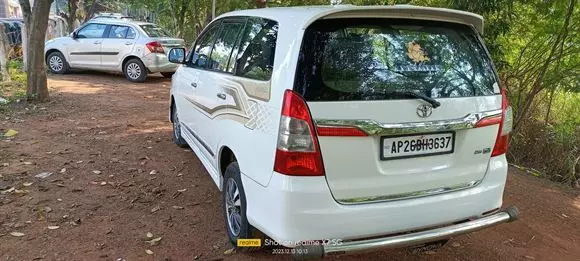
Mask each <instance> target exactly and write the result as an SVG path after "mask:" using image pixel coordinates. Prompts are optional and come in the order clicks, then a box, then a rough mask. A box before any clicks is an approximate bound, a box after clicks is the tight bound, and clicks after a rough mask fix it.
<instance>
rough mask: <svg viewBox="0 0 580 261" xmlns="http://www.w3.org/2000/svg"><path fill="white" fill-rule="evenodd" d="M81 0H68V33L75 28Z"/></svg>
mask: <svg viewBox="0 0 580 261" xmlns="http://www.w3.org/2000/svg"><path fill="white" fill-rule="evenodd" d="M79 2H80V1H79V0H68V14H67V16H66V23H67V24H68V33H72V32H73V31H74V29H75V21H76V18H77V10H78V8H79Z"/></svg>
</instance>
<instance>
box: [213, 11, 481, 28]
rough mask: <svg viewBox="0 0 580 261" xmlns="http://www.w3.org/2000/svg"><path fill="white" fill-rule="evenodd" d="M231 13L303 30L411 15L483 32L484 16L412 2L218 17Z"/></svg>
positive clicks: (239, 14) (240, 12) (242, 12)
mask: <svg viewBox="0 0 580 261" xmlns="http://www.w3.org/2000/svg"><path fill="white" fill-rule="evenodd" d="M230 16H257V17H263V18H268V19H271V20H274V21H278V22H279V23H284V24H294V25H299V26H300V27H301V28H302V29H305V28H306V27H308V25H310V24H311V23H312V22H314V21H316V20H318V19H331V18H349V17H385V18H410V19H421V20H432V21H444V22H454V23H461V24H466V25H471V26H473V27H474V28H475V29H476V30H477V31H478V32H480V33H481V34H483V17H482V16H481V15H478V14H474V13H470V12H465V11H460V10H454V9H446V8H435V7H423V6H413V5H388V6H383V5H375V6H355V5H334V6H333V5H326V6H296V7H273V8H261V9H249V10H240V11H233V12H229V13H225V14H223V15H220V16H219V17H218V19H219V18H222V17H230Z"/></svg>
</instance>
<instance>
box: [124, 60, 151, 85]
mask: <svg viewBox="0 0 580 261" xmlns="http://www.w3.org/2000/svg"><path fill="white" fill-rule="evenodd" d="M123 73H124V74H125V77H127V80H129V81H132V82H144V81H145V80H146V79H147V68H145V65H144V64H143V62H141V60H139V59H131V60H129V61H127V63H125V67H124V68H123Z"/></svg>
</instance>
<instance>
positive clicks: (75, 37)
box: [70, 31, 79, 39]
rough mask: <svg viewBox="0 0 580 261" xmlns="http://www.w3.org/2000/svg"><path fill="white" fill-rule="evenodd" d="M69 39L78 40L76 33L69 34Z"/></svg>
mask: <svg viewBox="0 0 580 261" xmlns="http://www.w3.org/2000/svg"><path fill="white" fill-rule="evenodd" d="M70 37H72V39H77V38H79V35H78V34H77V31H74V32H72V33H71V34H70Z"/></svg>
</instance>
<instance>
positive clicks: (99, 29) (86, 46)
mask: <svg viewBox="0 0 580 261" xmlns="http://www.w3.org/2000/svg"><path fill="white" fill-rule="evenodd" d="M106 28H107V25H106V24H99V23H89V24H87V25H85V26H84V27H83V28H81V29H80V30H78V31H77V34H76V35H77V37H76V38H75V39H73V41H72V42H71V43H70V44H69V45H68V46H67V51H68V61H69V64H70V66H71V67H72V68H87V69H100V68H101V44H102V42H103V39H104V37H105V31H106Z"/></svg>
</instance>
